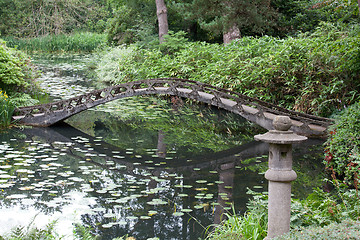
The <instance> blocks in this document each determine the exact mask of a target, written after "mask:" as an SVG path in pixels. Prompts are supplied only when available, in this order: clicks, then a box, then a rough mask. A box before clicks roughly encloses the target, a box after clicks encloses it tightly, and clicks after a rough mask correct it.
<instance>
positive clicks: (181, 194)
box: [178, 193, 189, 197]
mask: <svg viewBox="0 0 360 240" xmlns="http://www.w3.org/2000/svg"><path fill="white" fill-rule="evenodd" d="M178 196H179V197H188V196H189V194H186V193H180V194H179V195H178Z"/></svg>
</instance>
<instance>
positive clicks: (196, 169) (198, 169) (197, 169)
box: [193, 168, 201, 171]
mask: <svg viewBox="0 0 360 240" xmlns="http://www.w3.org/2000/svg"><path fill="white" fill-rule="evenodd" d="M193 170H194V171H200V170H201V169H200V168H193Z"/></svg>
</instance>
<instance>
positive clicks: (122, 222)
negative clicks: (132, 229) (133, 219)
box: [116, 220, 127, 225]
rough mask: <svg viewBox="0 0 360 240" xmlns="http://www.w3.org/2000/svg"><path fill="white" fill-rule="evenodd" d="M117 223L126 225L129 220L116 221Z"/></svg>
mask: <svg viewBox="0 0 360 240" xmlns="http://www.w3.org/2000/svg"><path fill="white" fill-rule="evenodd" d="M116 224H118V225H126V224H127V222H126V221H124V220H122V221H119V222H116Z"/></svg>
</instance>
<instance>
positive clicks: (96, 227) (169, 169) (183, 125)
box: [0, 55, 322, 239]
mask: <svg viewBox="0 0 360 240" xmlns="http://www.w3.org/2000/svg"><path fill="white" fill-rule="evenodd" d="M35 59H36V62H37V64H38V65H39V66H40V68H41V69H42V71H43V72H44V73H43V75H42V76H41V77H40V79H39V81H41V86H42V87H43V88H45V89H46V91H47V92H49V94H50V97H51V98H52V99H63V98H68V97H70V96H74V95H77V94H82V93H85V92H87V91H89V90H90V89H94V88H98V87H99V86H98V85H94V84H93V83H94V82H96V79H95V78H94V75H93V74H91V71H90V70H89V69H88V68H87V66H88V62H89V61H91V58H90V57H88V56H81V55H79V56H75V57H74V56H71V58H68V57H63V56H56V57H43V56H40V57H39V56H38V57H36V58H35ZM259 132H264V130H262V129H259V128H258V127H256V126H254V125H252V124H250V123H249V122H247V121H246V120H244V119H243V118H241V117H240V116H237V115H234V114H231V113H229V112H225V111H222V110H219V109H217V108H213V107H210V106H207V105H202V104H198V103H196V102H192V101H188V100H186V99H180V98H175V97H172V98H171V97H168V96H149V97H134V98H129V99H121V100H117V101H113V102H110V103H107V104H105V105H102V106H98V107H96V108H94V109H91V110H88V111H85V112H82V113H80V114H78V115H75V116H73V117H72V118H70V119H68V120H67V121H66V123H63V124H59V125H57V126H53V127H49V128H23V129H11V130H7V131H4V132H1V133H0V189H1V195H0V197H1V199H2V201H1V206H0V215H1V216H2V218H1V219H0V226H2V227H1V228H0V235H2V234H4V233H5V232H9V231H10V230H11V229H12V228H13V227H15V226H16V225H19V224H20V225H23V226H27V225H28V224H29V223H30V222H31V221H33V223H34V225H35V226H38V227H41V226H44V225H46V224H47V223H49V222H50V221H54V220H56V221H57V223H56V228H57V229H59V231H58V232H59V233H61V235H64V236H65V238H64V239H73V235H72V234H73V233H72V232H73V229H74V224H81V225H83V226H87V227H91V229H92V231H93V232H94V233H96V234H98V235H99V239H112V238H116V237H121V236H124V235H128V236H133V237H134V238H136V239H152V238H157V239H198V238H203V237H204V233H205V231H206V228H207V227H208V226H209V225H211V224H214V223H220V221H221V219H222V218H223V217H224V215H223V213H224V212H229V213H233V211H235V212H236V213H243V212H244V211H246V203H247V201H248V199H249V197H250V195H248V194H247V192H248V190H249V189H251V190H253V191H257V192H266V191H267V182H266V180H265V179H264V175H263V173H264V172H265V171H266V169H267V151H268V147H267V145H266V144H264V143H261V142H256V141H254V140H253V136H254V135H255V134H257V133H259ZM320 149H321V141H318V140H309V141H307V142H306V143H304V144H301V145H299V146H295V149H294V158H295V164H294V169H295V170H296V171H297V173H298V179H297V180H296V181H295V182H294V184H293V193H294V196H295V197H304V196H306V194H307V193H308V192H309V191H310V190H311V189H312V187H314V186H317V185H319V184H320V180H321V174H320V172H321V170H322V165H321V158H322V153H321V151H320Z"/></svg>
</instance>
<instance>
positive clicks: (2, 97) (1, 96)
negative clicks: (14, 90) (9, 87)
mask: <svg viewBox="0 0 360 240" xmlns="http://www.w3.org/2000/svg"><path fill="white" fill-rule="evenodd" d="M14 109H15V106H14V104H13V103H12V102H11V101H10V99H9V97H8V95H7V94H6V93H5V92H2V91H1V90H0V129H1V128H6V127H8V126H9V125H10V123H11V117H12V114H13V112H14Z"/></svg>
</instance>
